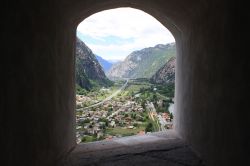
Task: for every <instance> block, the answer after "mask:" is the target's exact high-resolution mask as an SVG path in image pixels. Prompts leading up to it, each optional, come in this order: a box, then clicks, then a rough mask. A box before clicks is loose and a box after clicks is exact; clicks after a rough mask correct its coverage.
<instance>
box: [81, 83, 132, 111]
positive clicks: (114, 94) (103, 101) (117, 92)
mask: <svg viewBox="0 0 250 166" xmlns="http://www.w3.org/2000/svg"><path fill="white" fill-rule="evenodd" d="M128 81H129V79H126V82H125V83H124V84H123V85H122V86H121V87H120V89H118V90H117V91H115V92H114V93H113V94H112V95H110V96H109V97H107V98H105V99H104V100H102V101H101V102H99V103H96V104H93V105H91V106H88V107H84V108H82V109H83V110H86V109H89V108H93V107H97V106H99V105H102V104H103V103H105V102H106V101H108V100H110V99H112V98H113V97H115V96H116V95H118V94H119V93H120V92H121V91H122V90H124V88H125V87H126V86H127V84H128Z"/></svg>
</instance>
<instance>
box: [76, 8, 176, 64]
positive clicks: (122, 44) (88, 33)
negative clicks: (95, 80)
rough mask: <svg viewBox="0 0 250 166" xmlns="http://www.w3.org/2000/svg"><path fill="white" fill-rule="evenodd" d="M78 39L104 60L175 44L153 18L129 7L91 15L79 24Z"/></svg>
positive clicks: (170, 35)
mask: <svg viewBox="0 0 250 166" xmlns="http://www.w3.org/2000/svg"><path fill="white" fill-rule="evenodd" d="M77 36H78V37H80V39H82V40H83V41H84V42H85V43H86V44H87V46H88V47H89V48H90V49H91V50H92V51H93V52H94V54H97V55H99V56H101V57H103V58H104V59H107V60H117V59H119V60H123V59H124V58H125V57H126V56H127V55H128V54H130V53H131V52H132V51H135V50H140V49H143V48H145V47H152V46H155V45H156V44H166V43H171V42H174V41H175V40H174V37H173V36H172V34H171V33H170V32H169V31H168V29H166V28H165V27H164V26H163V25H162V24H161V23H160V22H159V21H157V20H156V19H155V18H154V17H152V16H151V15H149V14H147V13H145V12H143V11H141V10H137V9H132V8H117V9H112V10H105V11H102V12H99V13H96V14H94V15H91V16H90V17H88V18H86V19H85V20H84V21H83V22H81V23H80V24H79V25H78V28H77Z"/></svg>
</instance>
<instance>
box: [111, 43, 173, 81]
mask: <svg viewBox="0 0 250 166" xmlns="http://www.w3.org/2000/svg"><path fill="white" fill-rule="evenodd" d="M175 54H176V48H175V43H170V44H165V45H163V44H158V45H156V46H155V47H149V48H144V49H142V50H139V51H134V52H132V53H131V54H129V55H128V56H127V57H126V58H125V60H124V61H122V62H120V63H117V64H114V65H113V66H112V68H111V69H110V71H108V73H107V76H108V77H109V78H110V79H119V78H150V77H152V76H153V74H155V72H156V71H158V70H159V69H160V68H161V67H162V66H163V65H164V64H166V63H167V61H168V60H169V59H170V58H171V57H173V56H175Z"/></svg>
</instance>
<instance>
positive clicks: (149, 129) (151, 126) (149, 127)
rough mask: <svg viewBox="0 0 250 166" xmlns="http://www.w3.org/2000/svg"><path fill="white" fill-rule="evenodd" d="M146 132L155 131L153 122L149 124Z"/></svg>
mask: <svg viewBox="0 0 250 166" xmlns="http://www.w3.org/2000/svg"><path fill="white" fill-rule="evenodd" d="M145 131H146V132H152V131H153V124H152V123H151V122H150V123H148V124H147V127H146V129H145Z"/></svg>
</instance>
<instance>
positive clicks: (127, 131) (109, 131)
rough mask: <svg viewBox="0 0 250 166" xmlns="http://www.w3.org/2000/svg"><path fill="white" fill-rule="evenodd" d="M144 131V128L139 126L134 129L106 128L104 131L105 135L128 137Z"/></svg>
mask: <svg viewBox="0 0 250 166" xmlns="http://www.w3.org/2000/svg"><path fill="white" fill-rule="evenodd" d="M142 130H144V131H145V127H144V126H140V127H137V128H134V129H127V128H123V127H115V128H108V129H106V134H110V135H121V136H130V135H136V134H137V133H138V132H139V131H142Z"/></svg>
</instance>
